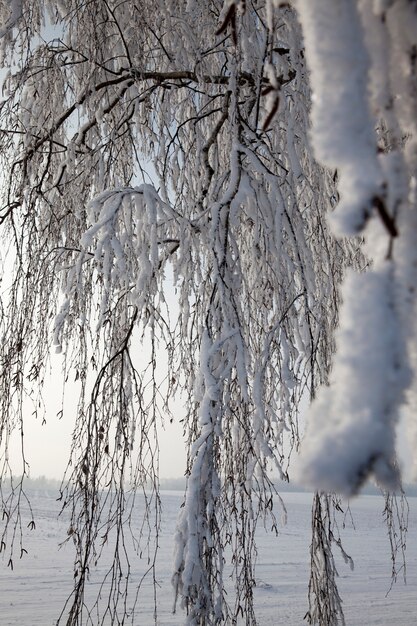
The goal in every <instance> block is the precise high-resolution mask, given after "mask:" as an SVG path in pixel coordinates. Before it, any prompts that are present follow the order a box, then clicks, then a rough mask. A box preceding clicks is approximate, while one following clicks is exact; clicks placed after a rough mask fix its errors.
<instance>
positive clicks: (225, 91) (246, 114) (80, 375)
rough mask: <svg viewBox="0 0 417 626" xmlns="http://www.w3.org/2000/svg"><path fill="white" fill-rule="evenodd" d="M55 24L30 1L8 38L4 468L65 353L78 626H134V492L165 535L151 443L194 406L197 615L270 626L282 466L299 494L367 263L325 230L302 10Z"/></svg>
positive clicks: (113, 17) (195, 620)
mask: <svg viewBox="0 0 417 626" xmlns="http://www.w3.org/2000/svg"><path fill="white" fill-rule="evenodd" d="M47 6H48V7H49V11H50V18H49V20H50V22H51V23H50V24H49V25H48V26H47V27H45V28H43V27H42V26H41V24H42V20H41V19H39V16H38V18H36V19H34V12H35V13H36V11H38V13H39V15H41V11H42V9H41V3H39V5H38V3H36V2H35V3H33V2H31V3H29V2H23V3H22V13H21V16H20V17H19V21H18V22H16V24H18V25H19V26H18V30H16V29H15V30H11V26H10V28H9V27H7V29H8V30H7V33H8V35H9V34H10V33H14V35H13V36H14V46H13V47H12V48H9V50H11V52H10V54H11V55H12V56H11V57H10V60H11V64H12V67H11V71H10V74H9V76H8V77H7V78H6V80H5V90H6V91H5V98H4V100H3V101H2V103H1V105H0V159H1V164H2V166H3V172H4V173H3V178H4V193H3V197H2V204H1V206H2V212H1V226H2V232H3V237H4V240H11V241H12V244H11V256H13V258H14V267H15V269H14V274H13V282H12V284H11V286H10V291H9V295H7V296H6V297H5V298H4V303H3V311H2V313H3V320H2V333H3V340H2V342H1V355H0V357H1V358H0V363H1V367H2V374H4V376H3V377H2V379H1V381H2V382H1V385H2V389H1V390H2V393H3V395H2V401H1V402H2V404H1V415H0V424H1V426H0V427H1V429H2V430H1V431H0V432H1V433H2V437H3V438H2V440H1V445H2V446H3V447H2V448H1V452H2V453H3V454H4V459H5V465H4V467H3V472H4V471H5V470H7V469H8V459H7V453H6V450H7V433H8V432H9V431H10V430H11V429H12V428H13V427H16V428H17V429H20V431H21V433H22V436H23V432H24V431H23V415H24V413H25V411H24V410H23V409H24V407H23V397H24V395H25V393H26V390H27V389H29V388H31V387H32V385H33V384H34V383H35V382H36V381H40V383H41V382H42V381H43V379H44V374H45V368H46V366H47V363H48V354H49V350H50V348H51V345H52V343H55V346H56V347H57V348H58V351H59V352H60V353H61V354H62V355H63V357H62V358H63V369H64V376H65V378H67V377H69V376H71V377H75V378H76V380H77V383H78V384H79V401H78V409H77V416H76V420H75V424H74V435H73V445H72V451H71V459H70V463H69V467H68V472H67V479H68V483H67V484H65V485H63V487H62V500H63V505H64V507H66V508H67V509H69V510H70V512H71V532H70V535H69V536H70V539H71V541H73V542H74V546H75V550H76V565H75V571H74V574H75V578H74V589H73V594H72V595H71V598H70V599H69V602H68V604H67V606H66V607H65V610H64V612H63V614H62V616H61V621H62V620H64V619H67V623H68V624H78V623H81V621H82V619H83V615H84V613H85V612H86V614H87V616H88V619H90V620H91V619H93V618H92V617H91V616H92V615H93V613H92V611H94V619H95V623H97V624H98V623H105V619H106V618H107V616H108V615H110V616H111V617H112V619H114V620H116V619H119V618H120V616H121V615H122V614H123V611H125V610H126V604H125V603H126V597H127V595H126V594H127V593H128V589H129V575H130V560H129V559H130V558H133V557H130V556H129V554H128V551H127V550H126V542H125V535H126V534H127V531H126V528H128V527H129V521H130V519H131V515H132V507H133V503H134V494H135V493H136V492H137V491H141V490H142V491H143V492H144V493H145V497H148V496H147V495H146V493H147V492H146V490H147V489H148V488H149V487H151V490H152V496H151V498H150V499H151V501H152V502H154V503H155V506H156V509H155V512H154V513H153V514H152V515H153V517H151V512H150V511H149V510H148V511H147V513H146V516H147V517H145V520H144V522H143V523H144V526H145V527H146V526H147V527H149V528H151V527H152V525H153V523H154V524H155V527H156V529H158V524H159V508H158V507H159V499H158V496H157V486H158V476H157V465H158V450H157V443H156V442H155V438H156V434H157V430H158V428H159V427H160V424H161V423H162V420H163V413H166V412H169V406H170V400H171V398H172V396H173V395H174V394H175V393H176V394H183V398H184V402H185V416H184V431H185V432H184V434H185V438H186V441H187V444H188V463H187V475H188V485H187V493H186V496H185V503H184V507H183V509H182V512H181V515H180V518H179V522H178V532H177V537H176V562H175V573H174V586H175V588H176V591H177V593H178V595H179V596H181V597H180V602H179V604H181V605H182V606H183V607H184V608H185V609H186V610H187V613H188V621H189V623H190V624H202V623H216V620H217V622H221V621H225V622H228V621H229V622H233V620H236V619H238V618H239V617H242V615H243V616H244V619H246V621H247V623H253V622H254V620H255V616H254V607H253V587H254V561H255V553H256V546H255V540H254V537H255V530H256V526H257V523H258V520H259V519H261V518H264V517H265V516H268V515H272V496H273V495H274V486H273V485H272V483H271V481H270V478H269V470H270V469H271V467H274V468H275V469H276V471H277V472H278V473H279V475H280V477H281V478H283V479H288V472H289V469H288V456H289V451H290V450H291V449H292V447H293V446H297V445H298V443H299V432H298V410H299V404H300V402H301V399H302V398H303V397H306V396H309V397H313V396H314V395H315V392H316V389H317V387H318V386H319V384H321V383H325V382H326V381H327V379H328V373H329V369H330V363H331V357H332V353H333V349H334V345H333V329H334V327H335V325H336V322H337V318H338V302H339V297H338V290H337V286H338V284H339V282H340V280H341V278H342V276H343V274H344V271H345V268H346V267H347V266H349V265H355V266H356V265H358V263H359V262H360V261H361V255H360V252H359V251H358V246H359V244H358V243H357V242H353V243H349V242H346V241H342V242H336V241H335V239H334V238H333V237H332V236H331V235H330V233H329V230H328V228H327V225H326V221H325V214H326V212H327V211H328V210H329V209H330V208H332V207H333V206H334V204H335V203H336V199H337V192H336V188H335V180H336V178H337V177H336V176H335V175H334V172H333V173H330V172H329V171H327V170H324V169H323V168H322V167H321V166H319V165H317V163H316V161H315V160H314V158H313V155H312V153H311V150H310V146H309V141H308V132H309V131H308V129H309V118H308V113H309V101H310V92H309V86H308V82H307V80H306V67H305V62H304V53H303V48H302V40H301V31H300V28H299V26H298V24H297V22H296V18H295V13H294V11H293V10H292V9H290V8H289V7H288V6H283V7H277V8H274V7H272V5H270V4H269V5H268V6H267V7H266V8H265V7H263V5H260V4H259V3H258V2H255V1H253V2H247V3H242V2H240V3H236V2H235V3H234V2H227V3H225V5H224V7H223V3H220V2H212V1H211V2H208V3H200V2H193V3H190V2H185V1H184V2H183V1H179V2H163V3H162V2H161V3H159V4H158V6H157V7H156V6H155V3H150V2H147V1H144V0H142V1H137V2H129V3H117V2H113V1H110V0H106V1H105V2H102V1H101V0H100V1H93V2H85V3H80V2H75V1H72V0H62V1H61V2H60V3H59V5H57V4H56V3H53V2H50V3H47ZM10 19H11V18H10ZM14 19H15V18H14V17H13V20H14ZM16 19H17V18H16ZM3 22H4V23H5V24H11V22H10V20H9V17H8V16H7V15H6V16H5V19H4V20H3ZM16 28H17V27H16ZM28 41H30V42H31V45H30V46H29V47H28V46H26V47H25V43H26V42H28ZM4 42H5V51H6V52H7V45H8V41H7V39H5V40H4ZM10 43H12V42H10ZM19 46H20V48H19ZM171 274H172V276H173V280H174V283H175V287H176V290H177V294H178V297H177V304H178V319H175V320H174V319H170V311H169V309H170V305H169V302H168V295H167V276H168V275H171ZM22 303H24V307H22ZM158 344H159V346H161V347H162V349H163V350H164V351H165V352H166V361H167V363H166V371H167V374H166V379H165V380H164V381H163V382H161V381H160V380H159V379H158V373H157V370H158V363H157V362H158V361H159V359H160V354H161V348H159V349H158ZM28 373H29V374H30V373H31V375H30V377H29V380H28V379H27V375H28ZM64 408H65V407H64ZM3 434H4V436H3ZM27 469H28V468H27V466H26V465H25V466H24V473H25V472H27ZM130 488H132V490H131V491H130ZM4 504H5V506H9V508H10V505H9V504H8V503H7V502H5V503H4ZM272 523H273V524H274V517H273V515H272ZM103 532H104V543H107V541H109V542H110V537H111V536H112V535H113V537H115V538H116V542H115V545H116V551H115V553H114V558H113V565H112V566H111V568H110V570H109V572H108V575H107V577H106V580H105V581H104V582H103V586H102V589H101V591H100V595H101V596H102V598H104V596H105V594H107V596H106V597H107V605H106V600H104V601H103V600H100V598H97V601H96V602H95V603H94V602H93V604H92V605H91V604H89V601H88V600H87V595H86V587H87V579H88V572H89V569H90V568H92V567H93V566H94V563H96V562H97V561H98V560H99V559H100V556H101V553H102V550H101V548H100V541H102V540H103ZM143 540H144V541H145V543H146V538H144V539H143ZM229 555H230V559H231V562H232V563H233V567H234V571H233V575H234V581H235V591H236V593H235V598H231V599H228V598H226V594H225V591H224V580H223V567H224V559H226V558H229ZM150 563H151V567H150V569H151V570H152V571H154V569H153V568H154V558H153V557H152V558H150ZM121 572H123V574H121ZM123 576H125V578H123ZM120 619H121V618H120Z"/></svg>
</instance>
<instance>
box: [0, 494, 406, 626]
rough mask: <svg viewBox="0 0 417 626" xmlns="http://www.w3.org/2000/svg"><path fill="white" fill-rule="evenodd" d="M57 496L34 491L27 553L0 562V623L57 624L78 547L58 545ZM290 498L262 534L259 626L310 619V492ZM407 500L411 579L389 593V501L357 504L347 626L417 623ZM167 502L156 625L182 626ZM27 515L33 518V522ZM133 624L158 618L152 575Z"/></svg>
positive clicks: (92, 586) (342, 572) (369, 499)
mask: <svg viewBox="0 0 417 626" xmlns="http://www.w3.org/2000/svg"><path fill="white" fill-rule="evenodd" d="M55 498H56V493H55V492H52V491H37V492H33V493H32V505H33V508H34V512H35V518H36V529H35V530H34V531H31V533H30V534H29V536H28V540H27V544H26V545H25V547H26V548H27V549H28V554H27V555H25V556H24V558H23V559H21V560H18V561H16V562H15V564H14V570H13V571H11V570H10V568H8V567H7V557H4V559H3V562H1V563H0V590H1V593H0V624H1V626H51V625H53V624H54V623H55V621H56V618H57V616H58V615H59V613H60V611H61V609H62V606H63V604H64V602H65V599H66V597H67V596H68V594H69V593H70V591H71V588H72V565H71V559H72V545H71V543H67V544H66V546H64V547H63V548H62V549H60V550H58V544H59V543H60V542H62V540H63V539H65V537H66V533H67V527H68V522H67V521H66V520H65V519H59V520H58V519H57V511H58V503H57V502H56V501H55ZM284 500H285V502H286V505H287V509H288V524H287V525H286V526H285V527H282V528H281V530H280V534H279V536H278V537H275V536H273V535H272V534H265V533H264V532H263V531H261V532H259V561H258V567H257V573H256V581H257V587H256V600H257V607H258V616H259V625H260V626H263V625H271V626H272V625H274V626H278V625H287V626H298V625H302V624H305V622H303V617H304V615H305V613H306V610H307V585H308V571H309V544H310V534H309V524H310V503H311V495H309V494H301V493H286V494H284ZM409 503H410V518H409V532H408V547H407V554H408V559H407V584H406V585H404V583H403V581H402V579H400V580H399V581H398V582H397V584H396V585H395V586H394V587H393V589H392V590H391V592H390V593H389V594H388V595H386V594H387V591H388V589H389V587H390V568H391V563H390V548H389V540H388V537H387V532H386V527H385V526H384V523H383V518H382V509H383V505H384V503H383V500H382V498H379V497H376V496H362V497H360V498H358V499H355V500H354V501H353V502H352V504H351V509H352V514H353V518H354V523H355V528H353V527H352V523H351V521H350V518H347V519H346V527H345V528H344V529H341V533H342V537H343V540H344V545H345V549H346V551H347V552H348V553H349V554H350V555H351V556H352V557H353V559H354V561H355V569H354V571H351V569H350V567H349V566H348V565H346V564H345V563H344V562H343V561H342V559H340V558H339V557H337V563H338V570H339V586H340V591H341V595H342V598H343V600H344V610H345V617H346V622H347V625H348V626H369V625H377V624H378V625H386V626H389V625H391V624H397V625H398V626H411V625H413V626H415V624H416V623H417V498H409ZM162 504H163V527H162V534H161V540H160V551H159V557H158V562H157V563H158V569H157V581H158V585H159V591H158V600H157V604H158V618H157V624H159V625H160V626H165V625H181V624H183V622H184V619H183V614H182V613H181V611H180V610H179V611H178V612H177V614H175V615H173V614H172V601H173V596H172V590H171V584H170V578H171V563H172V543H173V542H172V539H173V532H174V526H175V519H176V515H177V511H178V508H179V506H180V504H181V494H179V493H177V492H163V495H162ZM25 521H26V520H25ZM29 521H30V519H29V518H28V520H27V523H29ZM342 521H343V516H342V517H341V522H342ZM131 562H132V570H133V572H134V575H135V576H136V579H137V580H139V578H140V576H141V575H142V574H143V573H144V572H145V570H146V564H145V563H144V562H143V560H142V561H141V560H140V559H139V557H138V556H136V555H134V554H133V555H132V558H131ZM97 585H98V582H96V580H95V576H94V573H92V577H91V581H90V583H89V590H88V591H89V592H90V591H91V592H92V593H96V592H97V589H98V587H97ZM63 623H65V621H64V622H63ZM128 623H131V622H130V621H129V622H128ZM133 624H134V626H147V625H148V624H149V626H151V625H152V624H154V618H153V590H152V585H151V581H149V582H146V581H145V582H144V584H143V586H142V589H141V595H140V597H139V601H138V605H137V609H136V614H135V617H134V619H133Z"/></svg>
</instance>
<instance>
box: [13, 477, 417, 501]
mask: <svg viewBox="0 0 417 626" xmlns="http://www.w3.org/2000/svg"><path fill="white" fill-rule="evenodd" d="M20 480H21V477H19V476H16V477H13V483H14V485H18V484H19V482H20ZM24 482H25V487H26V488H27V489H48V490H59V488H60V487H61V484H62V483H61V481H60V480H57V479H56V478H47V477H46V476H38V477H36V478H27V477H26V478H25V480H24ZM273 482H275V487H276V489H277V491H278V492H279V493H286V492H294V491H295V492H305V491H306V490H305V489H303V488H302V487H300V486H299V485H295V484H293V483H286V482H283V481H280V480H279V479H277V480H275V481H273ZM185 487H186V478H185V477H184V476H181V477H180V478H162V479H161V481H160V488H161V490H165V491H184V490H185ZM404 491H405V493H406V495H407V496H410V497H413V496H417V484H407V485H404ZM360 493H361V495H367V496H378V495H381V490H380V489H378V487H375V486H374V485H371V484H368V485H365V487H363V488H362V489H361V492H360Z"/></svg>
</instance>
